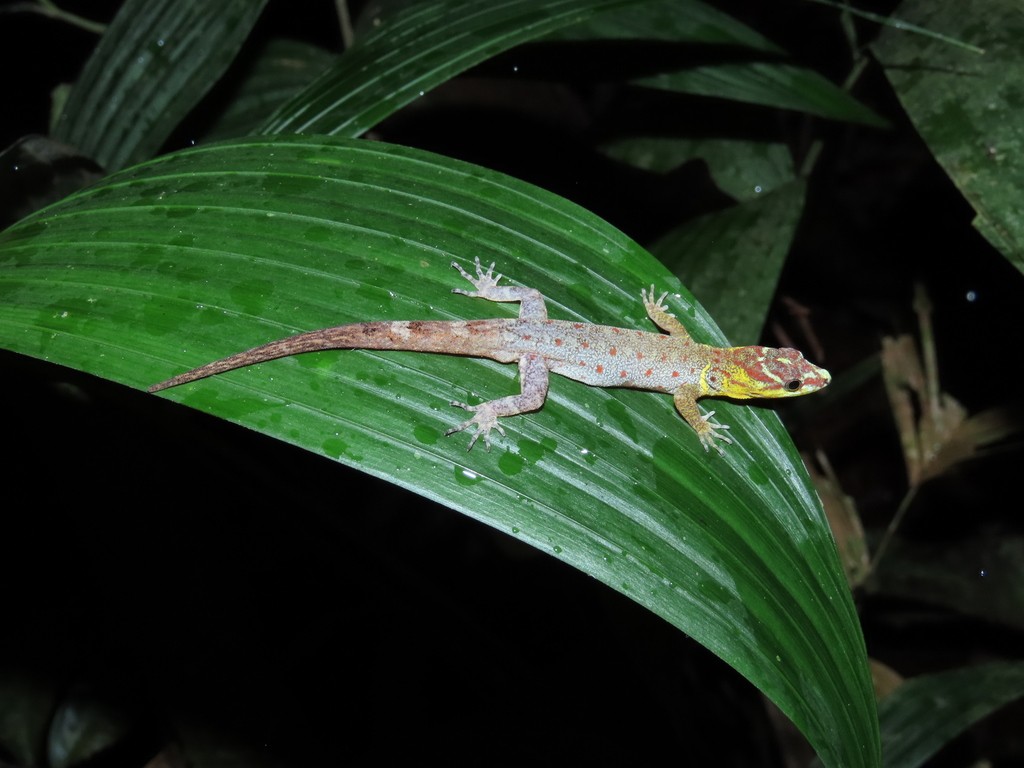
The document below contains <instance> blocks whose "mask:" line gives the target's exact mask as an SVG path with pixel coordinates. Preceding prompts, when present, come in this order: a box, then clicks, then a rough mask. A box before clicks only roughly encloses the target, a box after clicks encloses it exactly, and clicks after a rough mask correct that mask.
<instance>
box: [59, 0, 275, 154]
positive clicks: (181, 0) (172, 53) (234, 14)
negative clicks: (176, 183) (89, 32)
mask: <svg viewBox="0 0 1024 768" xmlns="http://www.w3.org/2000/svg"><path fill="white" fill-rule="evenodd" d="M266 2H267V0H221V2H216V3H211V2H207V0H127V2H125V4H124V5H123V6H121V9H120V10H119V11H118V14H117V16H116V17H115V18H114V20H113V21H112V22H111V24H110V26H109V27H108V28H107V31H106V33H104V35H103V37H102V38H101V39H100V42H99V45H97V46H96V50H95V51H93V54H92V56H90V57H89V61H88V62H87V63H86V65H85V69H84V70H83V71H82V74H81V75H80V76H79V78H78V81H77V82H76V83H75V87H74V88H73V89H72V91H71V95H70V96H69V97H68V100H67V103H66V104H65V105H64V111H63V113H62V114H61V116H60V118H59V119H58V121H57V125H56V128H55V137H56V138H58V139H60V140H61V141H64V142H67V143H68V144H71V145H73V146H75V147H76V148H78V149H79V150H80V151H81V152H82V153H83V154H85V155H88V156H90V157H92V158H93V159H94V160H96V161H97V162H98V163H99V164H100V165H102V166H103V167H104V168H106V169H108V170H116V169H118V168H122V167H124V166H126V165H129V164H130V163H133V162H138V161H140V160H144V159H146V158H148V157H151V156H152V155H153V154H154V153H155V152H156V151H157V150H158V149H159V148H160V145H161V144H163V143H164V141H165V140H166V139H167V137H168V136H170V134H171V131H173V130H174V128H175V127H176V126H177V125H178V123H179V122H180V121H181V119H182V118H183V117H185V115H186V114H188V112H189V110H191V109H192V107H194V106H195V105H196V104H197V103H198V102H199V99H201V98H202V97H203V95H204V94H205V93H206V92H207V91H208V90H209V89H210V88H211V86H213V84H214V83H215V82H216V81H217V79H218V78H219V77H220V75H221V74H223V72H224V70H225V69H227V67H228V64H230V63H231V61H232V59H234V57H235V54H236V53H238V50H239V49H240V48H241V46H242V43H243V42H244V41H245V38H246V37H247V36H248V34H249V30H250V29H252V26H253V24H255V23H256V19H257V18H258V17H259V15H260V12H261V11H262V10H263V6H264V5H266Z"/></svg>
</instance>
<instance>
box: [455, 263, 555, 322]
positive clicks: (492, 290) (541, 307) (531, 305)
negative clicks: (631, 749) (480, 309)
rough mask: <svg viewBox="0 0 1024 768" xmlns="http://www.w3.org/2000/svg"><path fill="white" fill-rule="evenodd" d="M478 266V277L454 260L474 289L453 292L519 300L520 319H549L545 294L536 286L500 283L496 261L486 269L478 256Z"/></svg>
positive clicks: (501, 299)
mask: <svg viewBox="0 0 1024 768" xmlns="http://www.w3.org/2000/svg"><path fill="white" fill-rule="evenodd" d="M474 264H475V266H476V277H473V276H472V275H471V274H469V273H468V272H467V271H466V270H464V269H463V268H462V265H461V264H459V263H458V262H457V261H453V262H452V266H453V267H455V269H457V270H459V274H460V275H462V276H463V277H464V278H466V279H467V280H468V281H469V282H470V283H472V284H473V287H474V288H475V289H476V290H474V291H467V290H463V289H462V288H452V293H460V294H462V295H463V296H469V297H471V298H479V299H487V300H488V301H501V302H511V301H518V302H519V319H520V320H538V321H539V320H547V319H548V310H547V306H546V305H545V304H544V295H543V294H542V293H541V292H540V291H538V290H537V289H536V288H521V287H519V286H515V285H498V281H499V280H501V275H500V274H499V275H495V274H494V262H493V261H492V262H491V266H489V267H488V268H487V269H486V270H485V269H484V268H483V265H482V264H481V263H480V257H479V256H477V258H476V260H475V261H474Z"/></svg>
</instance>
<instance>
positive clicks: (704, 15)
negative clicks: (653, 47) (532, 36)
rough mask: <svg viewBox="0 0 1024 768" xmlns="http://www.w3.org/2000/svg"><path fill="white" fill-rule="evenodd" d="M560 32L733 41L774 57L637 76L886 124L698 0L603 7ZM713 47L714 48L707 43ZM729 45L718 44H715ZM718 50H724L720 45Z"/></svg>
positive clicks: (682, 88)
mask: <svg viewBox="0 0 1024 768" xmlns="http://www.w3.org/2000/svg"><path fill="white" fill-rule="evenodd" d="M551 39H556V40H593V39H607V40H658V41H665V42H678V43H698V44H701V45H705V46H729V47H731V48H733V49H735V50H744V49H745V50H748V51H750V52H754V53H761V54H764V55H765V57H766V58H768V59H770V60H769V61H737V62H728V61H726V62H718V63H708V64H701V65H698V66H688V67H686V68H684V69H680V70H677V71H666V72H662V73H659V74H656V75H652V76H649V77H642V78H639V79H637V80H635V81H634V82H636V83H638V84H640V85H645V86H648V87H650V88H660V89H662V90H669V91H678V92H680V93H690V94H695V95H698V96H713V97H716V98H722V99H731V100H734V101H743V102H747V103H750V104H760V105H764V106H769V107H776V108H778V109H792V110H797V111H800V112H806V113H807V114H811V115H818V116H820V117H825V118H829V119H832V120H846V121H849V122H857V123H863V124H865V125H873V126H884V125H886V124H887V123H886V121H885V120H884V119H883V118H881V117H880V116H879V115H877V114H876V113H875V112H874V111H873V110H871V109H869V108H868V107H866V106H864V105H863V104H861V103H860V102H858V101H857V100H856V99H854V98H853V97H852V96H851V95H850V94H849V93H847V92H846V91H845V90H843V89H842V88H841V87H839V86H838V85H835V84H834V83H832V82H830V81H829V80H827V79H825V78H824V77H822V76H821V75H820V74H818V73H817V72H815V71H813V70H811V69H807V68H805V67H799V66H796V65H795V64H790V63H786V62H782V61H774V59H777V58H779V57H780V56H781V55H784V53H785V52H784V51H783V50H782V49H781V48H779V47H778V46H777V45H775V44H774V43H772V42H771V41H770V40H768V39H767V38H765V37H764V36H762V35H761V34H760V33H758V32H756V31H755V30H752V29H750V28H749V27H747V26H746V25H744V24H742V23H741V22H739V21H737V20H736V19H733V18H732V17H731V16H729V15H727V14H725V13H722V12H721V11H719V10H717V9H715V8H712V7H710V6H708V5H706V4H704V3H702V2H698V0H686V1H685V2H680V1H679V0H651V1H650V2H648V3H645V4H643V5H641V6H637V7H627V8H623V9H621V10H616V11H612V12H609V13H605V14H600V15H598V16H595V17H593V18H591V19H588V20H587V21H585V22H583V23H581V24H577V25H574V26H572V27H570V28H567V29H564V30H559V31H558V32H557V33H555V34H554V35H552V36H551ZM709 50H710V51H715V50H716V49H715V48H710V49H709ZM725 50H729V48H719V49H718V51H725ZM718 55H719V56H720V55H721V53H718Z"/></svg>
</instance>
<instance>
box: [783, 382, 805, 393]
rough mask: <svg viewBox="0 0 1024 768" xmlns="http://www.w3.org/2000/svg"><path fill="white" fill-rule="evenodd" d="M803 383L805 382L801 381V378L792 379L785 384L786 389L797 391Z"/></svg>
mask: <svg viewBox="0 0 1024 768" xmlns="http://www.w3.org/2000/svg"><path fill="white" fill-rule="evenodd" d="M801 384H803V382H802V381H800V379H792V380H791V381H787V382H786V384H785V387H786V391H787V392H796V391H797V390H798V389H800V385H801Z"/></svg>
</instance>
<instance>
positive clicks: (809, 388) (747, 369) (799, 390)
mask: <svg viewBox="0 0 1024 768" xmlns="http://www.w3.org/2000/svg"><path fill="white" fill-rule="evenodd" d="M722 352H723V353H724V354H723V355H722V360H721V362H720V364H719V365H717V366H715V365H712V366H709V367H708V368H707V369H705V371H704V375H703V379H704V381H703V382H702V383H703V384H704V386H705V387H706V388H707V394H709V395H717V396H719V397H732V398H736V399H739V400H746V399H748V398H752V397H797V396H799V395H809V394H810V393H811V392H817V391H818V390H819V389H822V388H823V387H826V386H828V383H829V382H830V381H831V380H832V377H831V376H830V375H829V372H828V371H826V370H825V369H824V368H819V367H818V366H816V365H813V364H811V363H809V362H807V360H805V359H804V356H803V355H802V354H801V353H800V352H799V351H797V350H795V349H789V348H784V349H775V348H773V347H733V348H731V349H725V350H722Z"/></svg>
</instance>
